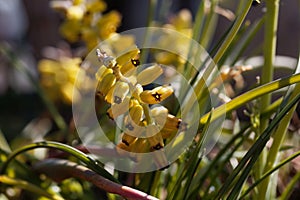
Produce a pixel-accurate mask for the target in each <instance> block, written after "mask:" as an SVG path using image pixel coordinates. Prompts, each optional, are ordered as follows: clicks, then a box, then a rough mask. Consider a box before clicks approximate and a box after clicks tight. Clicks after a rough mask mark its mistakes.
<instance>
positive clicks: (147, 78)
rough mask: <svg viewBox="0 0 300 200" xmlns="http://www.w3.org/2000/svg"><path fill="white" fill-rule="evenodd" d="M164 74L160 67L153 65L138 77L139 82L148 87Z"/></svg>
mask: <svg viewBox="0 0 300 200" xmlns="http://www.w3.org/2000/svg"><path fill="white" fill-rule="evenodd" d="M162 73H163V70H162V68H161V67H160V66H159V65H157V64H156V65H153V66H151V67H148V68H146V69H144V70H143V71H141V72H140V73H139V74H138V75H137V82H138V83H139V84H141V85H148V84H150V83H152V82H153V81H155V80H156V79H157V78H158V77H159V76H160V75H161V74H162Z"/></svg>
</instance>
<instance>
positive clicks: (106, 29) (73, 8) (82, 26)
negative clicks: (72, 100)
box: [52, 0, 121, 50]
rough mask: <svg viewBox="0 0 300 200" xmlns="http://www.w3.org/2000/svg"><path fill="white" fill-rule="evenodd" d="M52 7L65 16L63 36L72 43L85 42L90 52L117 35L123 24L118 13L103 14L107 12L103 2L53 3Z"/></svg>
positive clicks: (92, 0) (75, 0)
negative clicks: (103, 41)
mask: <svg viewBox="0 0 300 200" xmlns="http://www.w3.org/2000/svg"><path fill="white" fill-rule="evenodd" d="M52 7H53V8H54V9H56V10H59V11H62V12H63V13H64V15H65V21H64V22H63V23H62V25H61V27H60V32H61V34H62V36H63V37H65V38H66V39H67V40H68V41H69V42H72V43H74V42H78V41H83V42H84V43H85V44H86V46H87V49H88V50H92V49H93V48H94V47H95V46H96V45H97V44H98V43H99V42H100V41H102V40H105V39H106V38H108V37H109V36H110V35H111V34H113V33H115V32H116V29H117V27H118V26H119V25H120V23H121V15H120V14H119V13H118V12H116V11H110V12H108V13H106V14H102V12H103V11H105V10H106V4H105V2H103V1H102V0H74V1H53V2H52Z"/></svg>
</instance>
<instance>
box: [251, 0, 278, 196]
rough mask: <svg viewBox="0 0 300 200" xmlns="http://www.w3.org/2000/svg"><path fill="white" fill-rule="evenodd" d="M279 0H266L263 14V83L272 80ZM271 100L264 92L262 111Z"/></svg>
mask: <svg viewBox="0 0 300 200" xmlns="http://www.w3.org/2000/svg"><path fill="white" fill-rule="evenodd" d="M279 1H280V0H266V8H267V12H266V15H265V17H266V18H265V35H264V37H265V43H264V66H263V68H262V75H261V80H260V81H261V83H262V84H265V83H268V82H271V81H272V80H273V73H274V69H273V64H274V59H275V56H276V40H277V25H278V13H279ZM270 102H271V94H266V95H264V96H262V98H261V111H263V110H264V109H265V108H266V107H268V105H269V104H270ZM268 123H269V120H268V119H261V122H260V132H261V133H262V132H263V131H264V130H265V129H266V127H267V126H268ZM266 156H267V152H266V150H264V151H263V153H262V154H261V156H260V158H259V160H258V162H257V164H256V169H255V171H256V173H255V175H256V177H255V178H256V179H258V178H259V177H260V176H261V175H262V174H263V170H264V167H265V164H266ZM267 188H268V183H267V182H264V183H263V184H262V185H261V187H260V188H258V197H257V198H258V199H264V198H266V192H267Z"/></svg>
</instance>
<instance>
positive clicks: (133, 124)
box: [96, 48, 183, 164]
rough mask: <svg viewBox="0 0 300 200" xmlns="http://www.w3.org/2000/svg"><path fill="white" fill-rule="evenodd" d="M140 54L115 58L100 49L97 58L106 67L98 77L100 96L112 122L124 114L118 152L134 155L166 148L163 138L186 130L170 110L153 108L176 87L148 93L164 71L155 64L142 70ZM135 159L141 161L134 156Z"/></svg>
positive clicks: (155, 88) (154, 89)
mask: <svg viewBox="0 0 300 200" xmlns="http://www.w3.org/2000/svg"><path fill="white" fill-rule="evenodd" d="M138 54H139V50H138V49H137V48H134V49H132V50H131V51H128V52H127V53H125V54H123V55H122V56H120V57H118V58H114V57H112V56H109V55H107V54H106V53H105V52H103V51H101V50H99V49H98V50H97V56H98V59H99V61H100V62H101V63H102V64H103V65H102V66H101V67H100V68H99V70H98V72H97V74H96V78H97V81H98V87H97V93H98V94H100V95H102V96H104V99H105V100H106V101H107V103H109V104H110V105H111V107H110V108H109V109H108V110H107V114H108V116H109V117H110V118H111V119H116V118H117V117H119V116H120V115H124V118H123V119H124V121H123V124H124V127H123V134H122V136H121V138H122V139H121V142H120V143H119V144H118V145H117V151H118V152H119V153H121V152H122V151H121V150H125V151H127V152H131V153H132V152H139V153H146V152H150V151H157V150H160V149H162V148H163V147H164V141H163V139H166V138H169V137H172V136H174V134H176V133H177V132H178V131H183V129H181V120H180V119H179V118H176V117H175V116H173V115H171V114H169V113H168V109H167V108H165V107H164V106H159V107H152V106H151V105H152V104H159V103H161V102H162V101H164V100H165V99H167V98H168V97H170V96H171V95H172V94H173V88H172V87H171V86H170V85H161V86H157V87H154V88H153V89H151V90H145V89H144V88H143V86H146V85H149V84H152V83H153V82H154V81H155V80H156V79H157V78H158V77H160V76H161V75H162V74H163V69H162V68H161V66H159V65H158V64H154V65H151V66H148V67H146V68H144V69H142V70H141V71H140V70H139V69H140V68H141V67H138V66H139V65H140V62H139V60H138ZM125 69H126V70H125ZM141 144H143V147H141ZM137 146H138V147H139V148H137ZM137 149H138V150H137ZM130 155H131V156H132V154H130ZM157 156H159V157H161V156H162V155H160V154H157ZM134 159H138V158H137V157H136V156H135V158H134ZM158 160H161V161H166V159H158ZM160 164H161V163H160ZM165 164H167V163H165Z"/></svg>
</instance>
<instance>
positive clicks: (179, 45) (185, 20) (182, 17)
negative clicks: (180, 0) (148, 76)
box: [155, 9, 193, 69]
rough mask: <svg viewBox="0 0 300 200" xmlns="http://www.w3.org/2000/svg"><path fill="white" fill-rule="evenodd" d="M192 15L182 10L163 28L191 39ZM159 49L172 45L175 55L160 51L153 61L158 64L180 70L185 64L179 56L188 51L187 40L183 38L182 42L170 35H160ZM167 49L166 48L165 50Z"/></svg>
mask: <svg viewBox="0 0 300 200" xmlns="http://www.w3.org/2000/svg"><path fill="white" fill-rule="evenodd" d="M192 25H193V22H192V14H191V12H190V11H189V10H187V9H183V10H181V11H180V12H179V13H178V14H177V15H175V16H173V17H172V18H171V19H170V21H169V23H167V24H165V25H164V26H163V28H167V29H173V30H176V31H177V32H179V33H181V34H183V35H185V36H186V37H187V38H191V37H192ZM158 42H159V44H160V46H161V47H164V46H165V47H168V46H169V45H170V44H172V46H173V49H175V51H176V53H170V52H166V51H160V52H157V53H156V54H155V59H156V61H157V62H158V63H161V64H165V65H173V66H176V68H177V69H178V68H180V67H181V66H183V64H184V63H185V60H184V59H182V58H181V57H180V56H179V55H180V53H181V54H186V55H187V53H188V51H189V49H188V48H189V42H190V41H189V40H186V39H184V38H183V40H178V38H176V39H175V38H174V36H173V35H172V34H168V33H166V34H165V35H162V36H161V38H160V39H159V40H158ZM165 49H167V48H165Z"/></svg>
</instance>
